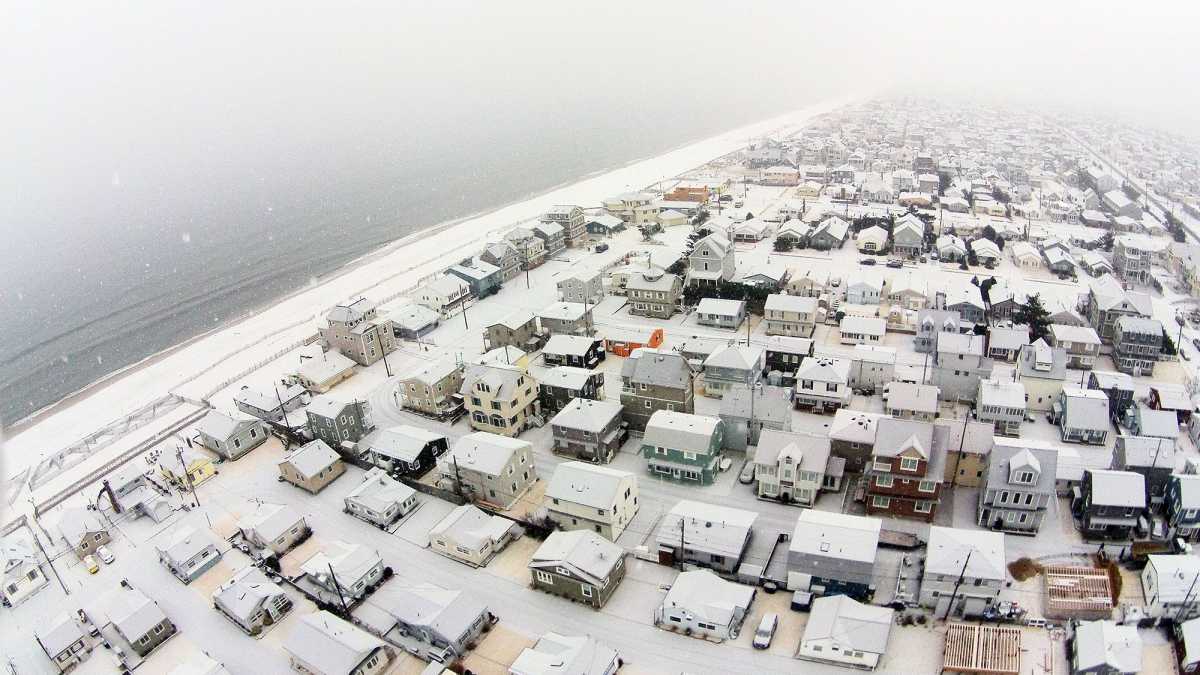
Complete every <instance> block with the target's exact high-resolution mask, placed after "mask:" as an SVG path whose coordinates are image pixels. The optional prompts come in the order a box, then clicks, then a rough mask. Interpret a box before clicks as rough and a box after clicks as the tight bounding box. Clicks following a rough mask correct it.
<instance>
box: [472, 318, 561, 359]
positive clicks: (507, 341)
mask: <svg viewBox="0 0 1200 675" xmlns="http://www.w3.org/2000/svg"><path fill="white" fill-rule="evenodd" d="M545 342H546V336H545V335H544V334H543V333H542V331H540V330H538V325H537V317H535V316H534V315H533V312H530V311H528V310H519V311H517V312H513V313H512V314H509V315H508V316H506V317H504V318H503V319H501V320H500V321H497V322H496V323H493V324H491V325H489V326H488V327H487V328H485V329H484V332H483V348H484V350H485V351H490V350H492V349H497V348H499V347H516V348H517V349H520V350H522V351H525V352H536V351H537V350H539V349H541V348H542V345H543V344H545Z"/></svg>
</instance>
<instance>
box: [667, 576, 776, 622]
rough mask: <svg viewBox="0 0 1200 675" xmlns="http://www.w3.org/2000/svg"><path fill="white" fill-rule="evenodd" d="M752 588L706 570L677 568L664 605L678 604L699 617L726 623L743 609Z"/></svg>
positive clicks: (745, 609)
mask: <svg viewBox="0 0 1200 675" xmlns="http://www.w3.org/2000/svg"><path fill="white" fill-rule="evenodd" d="M754 593H755V591H754V589H753V588H751V587H749V586H743V585H741V584H735V583H733V582H732V581H725V580H724V579H722V578H721V577H719V576H717V575H716V574H713V573H712V572H710V571H708V570H693V571H691V572H680V573H679V575H678V576H676V577H675V581H674V582H672V583H671V589H670V590H669V591H667V594H666V596H665V597H664V598H663V602H662V607H663V608H679V609H682V610H684V611H687V612H689V613H691V614H693V615H694V616H695V617H696V618H697V619H698V620H700V621H705V622H707V623H712V624H716V625H717V626H728V625H729V624H730V623H731V622H732V621H733V619H734V617H735V616H737V615H738V614H739V613H745V612H746V611H747V610H748V609H749V608H750V603H751V601H752V600H753V599H754Z"/></svg>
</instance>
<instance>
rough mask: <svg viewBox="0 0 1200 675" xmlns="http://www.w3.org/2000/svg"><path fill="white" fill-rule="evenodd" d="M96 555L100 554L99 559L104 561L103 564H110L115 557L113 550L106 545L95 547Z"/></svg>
mask: <svg viewBox="0 0 1200 675" xmlns="http://www.w3.org/2000/svg"><path fill="white" fill-rule="evenodd" d="M96 555H98V556H100V559H101V560H103V561H104V564H105V565H111V564H112V563H113V561H114V560H116V559H117V556H115V555H113V552H112V551H110V550H108V547H107V546H101V547H99V548H97V549H96Z"/></svg>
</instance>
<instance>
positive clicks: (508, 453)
mask: <svg viewBox="0 0 1200 675" xmlns="http://www.w3.org/2000/svg"><path fill="white" fill-rule="evenodd" d="M438 473H439V475H440V476H441V478H440V482H441V483H442V484H443V485H448V486H452V487H453V488H454V489H455V490H456V491H458V492H459V494H462V495H463V496H465V497H467V498H468V499H471V500H473V501H479V502H486V503H488V504H494V505H496V506H498V507H500V508H503V509H508V508H512V506H513V504H514V503H515V502H516V501H517V500H518V499H520V498H521V495H523V494H525V492H526V491H527V490H528V489H529V488H530V486H532V485H533V484H534V482H535V481H537V474H536V473H535V472H534V470H533V446H532V445H530V443H529V442H528V441H521V440H517V439H515V438H509V437H508V436H500V435H498V434H493V433H488V432H476V433H473V434H467V435H466V436H463V437H462V438H460V439H458V442H457V443H455V444H454V449H452V450H451V451H450V452H447V453H446V454H444V455H442V456H441V457H440V458H439V459H438Z"/></svg>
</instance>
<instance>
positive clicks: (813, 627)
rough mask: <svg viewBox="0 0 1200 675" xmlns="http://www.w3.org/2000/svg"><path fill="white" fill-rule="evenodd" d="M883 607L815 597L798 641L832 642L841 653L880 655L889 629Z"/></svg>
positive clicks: (888, 616)
mask: <svg viewBox="0 0 1200 675" xmlns="http://www.w3.org/2000/svg"><path fill="white" fill-rule="evenodd" d="M895 613H896V611H895V610H893V609H888V608H886V607H875V606H872V605H864V604H863V603H861V602H855V601H854V600H853V599H852V598H849V597H847V596H845V595H829V596H824V597H820V598H817V599H816V600H814V601H813V603H812V609H811V610H810V611H809V614H808V624H807V625H806V626H805V627H804V637H802V638H801V642H808V641H809V640H832V641H833V642H834V644H837V645H840V646H841V648H842V650H843V651H862V652H867V653H870V654H883V653H884V652H885V651H887V643H888V636H889V635H890V634H891V630H892V616H893V615H894V614H895Z"/></svg>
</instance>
